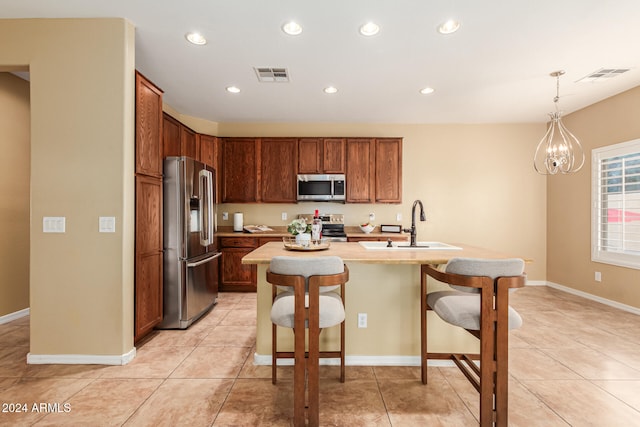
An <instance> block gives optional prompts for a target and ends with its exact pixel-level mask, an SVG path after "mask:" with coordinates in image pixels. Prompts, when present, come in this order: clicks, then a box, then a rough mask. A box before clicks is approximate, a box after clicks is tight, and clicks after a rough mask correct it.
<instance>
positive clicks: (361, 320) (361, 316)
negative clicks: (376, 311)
mask: <svg viewBox="0 0 640 427" xmlns="http://www.w3.org/2000/svg"><path fill="white" fill-rule="evenodd" d="M366 327H367V313H358V328H366Z"/></svg>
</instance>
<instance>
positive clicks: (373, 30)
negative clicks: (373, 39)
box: [360, 22, 380, 37]
mask: <svg viewBox="0 0 640 427" xmlns="http://www.w3.org/2000/svg"><path fill="white" fill-rule="evenodd" d="M379 31H380V27H378V26H377V25H376V24H374V23H373V22H367V23H366V24H364V25H363V26H361V27H360V34H362V35H363V36H367V37H369V36H375V35H376V34H378V32H379Z"/></svg>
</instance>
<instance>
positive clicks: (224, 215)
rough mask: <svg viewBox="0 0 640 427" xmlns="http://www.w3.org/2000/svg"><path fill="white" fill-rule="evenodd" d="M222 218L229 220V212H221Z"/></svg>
mask: <svg viewBox="0 0 640 427" xmlns="http://www.w3.org/2000/svg"><path fill="white" fill-rule="evenodd" d="M222 220H223V221H229V212H222Z"/></svg>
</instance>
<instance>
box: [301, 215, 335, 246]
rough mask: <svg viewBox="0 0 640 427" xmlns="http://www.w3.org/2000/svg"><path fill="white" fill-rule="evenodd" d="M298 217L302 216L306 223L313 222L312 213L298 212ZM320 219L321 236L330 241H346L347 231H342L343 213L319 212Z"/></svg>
mask: <svg viewBox="0 0 640 427" xmlns="http://www.w3.org/2000/svg"><path fill="white" fill-rule="evenodd" d="M298 218H304V220H305V221H307V224H310V223H311V222H313V214H300V215H298ZM320 220H321V221H322V237H323V238H327V239H329V241H331V242H346V241H347V233H345V232H344V215H343V214H320Z"/></svg>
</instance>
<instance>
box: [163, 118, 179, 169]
mask: <svg viewBox="0 0 640 427" xmlns="http://www.w3.org/2000/svg"><path fill="white" fill-rule="evenodd" d="M180 126H181V125H180V122H179V121H177V120H176V119H174V118H173V117H171V116H170V115H168V114H167V113H163V114H162V131H163V133H162V158H165V157H171V156H179V155H180Z"/></svg>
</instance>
